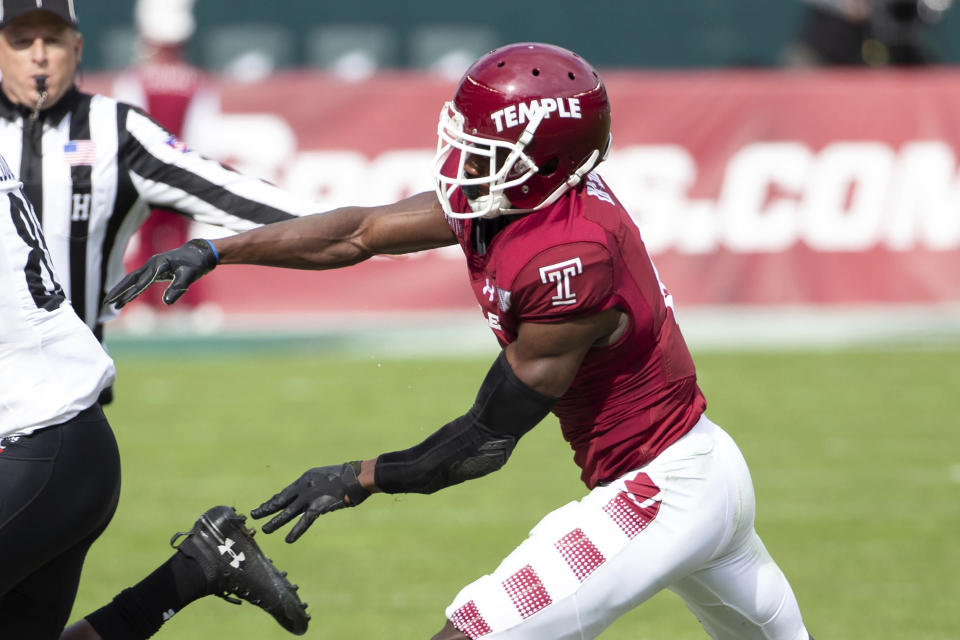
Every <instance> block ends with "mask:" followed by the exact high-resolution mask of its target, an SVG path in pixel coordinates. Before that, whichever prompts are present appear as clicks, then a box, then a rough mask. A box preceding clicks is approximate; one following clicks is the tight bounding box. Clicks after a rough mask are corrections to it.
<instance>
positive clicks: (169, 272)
mask: <svg viewBox="0 0 960 640" xmlns="http://www.w3.org/2000/svg"><path fill="white" fill-rule="evenodd" d="M218 262H219V256H217V250H216V249H214V248H213V245H212V244H210V242H208V241H207V240H200V239H194V240H190V241H189V242H187V243H186V244H183V245H181V246H179V247H177V248H176V249H171V250H170V251H164V252H163V253H158V254H156V255H155V256H152V257H151V258H150V259H149V260H147V261H146V262H145V263H144V265H143V266H142V267H140V268H139V269H137V270H136V271H132V272H131V273H128V274H127V275H125V276H124V277H123V279H122V280H121V281H120V282H118V283H117V284H116V286H114V287H113V288H112V289H110V291H108V292H107V296H106V302H107V304H111V303H112V304H115V305H116V307H117V309H119V308H121V307H122V306H123V305H125V304H127V303H128V302H130V301H131V300H133V299H134V298H136V297H137V296H139V295H140V294H141V293H143V292H144V291H145V290H146V289H147V287H149V286H150V285H151V284H153V283H154V282H157V281H170V286H168V287H167V288H166V289H165V290H164V292H163V301H164V302H165V303H166V304H173V303H174V302H176V301H177V300H179V299H180V296H182V295H183V294H184V293H186V291H187V288H188V287H189V286H190V285H191V284H193V283H194V282H196V281H197V280H199V279H200V278H201V277H202V276H203V275H204V274H206V273H208V272H209V271H210V270H211V269H213V268H214V267H216V266H217V263H218Z"/></svg>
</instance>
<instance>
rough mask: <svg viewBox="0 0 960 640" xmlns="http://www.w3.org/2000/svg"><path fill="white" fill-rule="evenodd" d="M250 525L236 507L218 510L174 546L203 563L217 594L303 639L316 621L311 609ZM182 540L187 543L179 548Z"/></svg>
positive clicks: (214, 510)
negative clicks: (258, 611)
mask: <svg viewBox="0 0 960 640" xmlns="http://www.w3.org/2000/svg"><path fill="white" fill-rule="evenodd" d="M246 520H247V518H246V516H242V515H240V514H239V513H237V512H236V511H235V510H234V509H233V508H231V507H224V506H220V507H213V508H212V509H209V510H207V512H206V513H204V514H203V515H202V516H200V519H199V520H197V522H196V524H194V525H193V529H191V530H190V531H189V532H186V533H178V534H176V535H174V536H173V538H171V539H170V545H171V546H173V547H174V548H175V549H177V550H178V551H180V552H181V553H183V554H184V555H186V556H187V557H188V558H192V559H194V560H196V561H197V562H198V563H199V564H200V567H201V568H202V569H203V573H204V575H205V576H206V577H207V586H208V587H209V588H210V593H211V594H214V595H218V596H220V597H221V598H223V599H224V600H226V601H227V602H232V603H233V604H240V600H238V598H240V599H243V600H246V601H247V602H250V603H252V604H255V605H257V606H258V607H260V608H261V609H263V610H264V611H266V612H267V613H269V614H270V615H272V616H273V617H274V618H275V619H276V621H277V622H279V623H280V626H281V627H283V628H284V629H286V630H287V631H289V632H290V633H293V634H295V635H298V636H300V635H303V634H304V633H306V632H307V623H308V622H309V621H310V616H309V615H308V614H307V611H306V609H307V605H306V604H305V603H303V602H301V601H300V598H299V597H298V596H297V585H295V584H290V581H289V580H287V574H286V572H280V571H278V570H277V568H276V567H275V566H273V562H271V561H270V558H268V557H267V556H265V555H263V552H262V551H261V550H260V547H259V546H257V543H256V542H254V540H253V534H254V530H253V529H247V528H246V527H245V526H244V523H245V522H246ZM181 536H186V538H185V539H184V540H183V541H182V542H180V544H179V545H177V544H176V543H177V539H178V538H180V537H181ZM233 596H236V597H233Z"/></svg>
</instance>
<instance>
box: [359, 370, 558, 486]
mask: <svg viewBox="0 0 960 640" xmlns="http://www.w3.org/2000/svg"><path fill="white" fill-rule="evenodd" d="M556 401H557V399H556V398H550V397H548V396H545V395H543V394H541V393H538V392H536V391H534V390H533V389H531V388H530V387H528V386H527V385H525V384H524V383H523V382H522V381H521V380H520V379H519V378H518V377H517V376H516V374H514V372H513V370H512V369H511V368H510V363H509V362H507V356H506V352H501V353H500V356H499V357H498V358H497V359H496V361H495V362H494V363H493V366H491V367H490V371H489V372H487V377H486V378H484V380H483V384H481V385H480V391H479V392H478V393H477V399H476V401H475V402H474V404H473V407H471V409H470V411H468V412H467V413H466V414H464V415H462V416H460V417H459V418H457V419H456V420H453V421H452V422H449V423H447V424H446V425H444V426H443V427H441V428H440V429H439V430H438V431H436V432H435V433H433V434H432V435H431V436H430V437H428V438H427V439H426V440H424V441H423V442H421V443H420V444H418V445H417V446H415V447H411V448H410V449H406V450H404V451H394V452H393V453H384V454H382V455H381V456H380V457H379V458H377V465H376V467H375V469H374V482H375V483H376V485H377V486H378V487H379V488H380V489H381V490H382V491H383V492H385V493H433V492H434V491H437V490H439V489H443V488H444V487H449V486H451V485H455V484H459V483H461V482H463V481H464V480H470V479H473V478H479V477H480V476H484V475H486V474H488V473H490V472H492V471H496V470H497V469H499V468H500V467H502V466H503V465H504V464H505V463H506V461H507V458H509V457H510V454H511V453H512V452H513V447H514V446H515V445H516V443H517V440H519V439H520V437H521V436H522V435H523V434H525V433H526V432H527V431H529V430H530V429H532V428H534V427H535V426H537V424H538V423H539V422H540V421H541V420H543V418H544V417H546V415H547V414H548V413H549V412H550V409H552V408H553V405H554V404H556Z"/></svg>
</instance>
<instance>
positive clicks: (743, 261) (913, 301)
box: [86, 69, 960, 313]
mask: <svg viewBox="0 0 960 640" xmlns="http://www.w3.org/2000/svg"><path fill="white" fill-rule="evenodd" d="M604 77H605V79H606V84H607V88H608V91H609V94H610V98H611V102H612V106H613V149H612V153H611V155H610V158H609V160H608V161H607V162H605V163H604V164H603V165H601V167H600V168H599V173H600V174H601V176H602V177H604V179H605V180H606V181H607V183H608V184H609V185H610V186H611V188H612V189H613V191H614V193H615V194H616V195H617V197H618V198H619V199H620V200H621V201H622V202H623V203H624V204H625V206H626V207H627V208H628V210H629V211H630V212H631V214H632V215H633V217H634V219H635V221H636V223H637V224H638V225H639V227H640V229H641V231H642V233H643V236H644V239H645V242H646V243H647V246H648V249H649V250H650V252H651V254H652V256H653V258H654V260H655V262H656V264H657V267H658V269H659V272H660V275H661V278H662V279H663V281H664V282H665V283H666V285H667V286H668V287H669V288H670V289H671V292H672V293H673V295H674V298H675V300H677V303H678V304H679V305H681V306H685V307H689V306H694V307H696V306H698V305H709V306H717V305H720V306H723V305H756V306H784V305H789V306H808V307H809V306H814V307H816V306H823V305H858V304H863V305H917V304H920V305H927V304H956V303H960V179H958V166H957V157H958V153H960V119H958V114H960V72H957V71H953V70H949V69H942V70H923V71H916V70H911V71H891V72H887V71H883V72H881V71H876V72H855V71H829V72H825V71H819V72H799V71H797V72H787V71H779V72H778V71H710V72H706V71H705V72H683V73H654V72H627V71H613V72H607V73H605V74H604ZM98 81H99V82H100V83H102V84H104V85H105V79H103V78H101V79H94V80H93V82H92V83H91V82H88V83H87V85H86V86H87V88H91V87H90V85H91V84H93V85H96V84H97V82H98ZM99 88H103V87H99ZM454 90H455V83H453V82H450V81H449V80H445V79H442V78H439V77H435V76H431V75H418V74H410V73H396V74H384V75H376V76H373V77H372V78H369V79H366V80H362V81H359V82H348V81H345V80H341V79H338V78H336V77H333V76H330V75H322V74H317V73H313V72H309V73H308V72H289V73H284V74H281V75H277V76H274V77H271V78H268V79H266V80H263V81H260V82H258V83H256V84H239V83H231V82H227V81H221V82H220V83H219V91H220V97H221V104H222V115H221V116H220V117H219V118H217V121H216V122H215V123H212V124H211V129H210V131H211V132H212V134H213V135H211V136H209V139H205V140H204V141H203V146H202V147H198V148H201V150H203V151H205V152H207V153H208V155H212V156H214V157H217V158H218V159H220V160H222V161H224V162H227V163H230V164H232V165H234V166H236V167H237V168H239V169H242V170H244V171H249V172H253V173H255V174H257V175H259V176H261V177H263V178H265V179H268V180H271V181H273V182H276V183H278V184H280V185H282V186H284V187H286V188H289V189H291V190H294V191H297V192H299V193H302V194H306V195H308V196H310V197H312V198H315V199H316V200H317V206H318V210H326V209H330V208H334V207H337V206H343V205H350V204H354V205H376V204H384V203H388V202H392V201H394V200H396V199H399V198H402V197H404V196H406V195H409V194H412V193H416V192H419V191H423V190H430V189H432V188H433V186H432V182H431V178H430V171H431V158H432V156H433V153H434V149H435V145H436V127H437V117H438V114H439V113H440V109H441V107H442V105H443V103H444V102H445V101H447V100H450V99H451V98H452V96H453V93H454ZM187 142H188V144H193V143H192V141H187ZM202 231H203V232H204V233H205V234H207V235H216V233H217V232H216V231H215V230H211V229H203V230H202ZM465 273H466V272H465V268H464V266H463V262H462V258H461V257H460V254H459V251H458V250H457V249H456V248H455V247H454V248H450V249H444V250H437V251H431V252H426V253H423V254H417V255H414V256H409V257H405V258H401V259H393V258H379V259H375V260H372V261H370V262H368V263H364V264H360V265H357V266H354V267H350V268H347V269H343V270H338V271H336V272H328V273H313V272H291V271H281V270H276V269H262V268H247V267H227V268H223V269H221V270H219V271H217V272H215V273H214V274H212V275H211V276H210V277H209V278H208V279H207V280H208V282H207V283H206V287H205V295H207V296H209V297H212V298H214V299H215V301H216V302H217V303H218V304H221V305H222V306H223V308H224V309H225V310H227V311H230V310H236V311H246V312H252V313H257V312H274V313H276V312H280V313H283V312H330V313H339V312H348V313H352V312H363V311H369V312H374V313H375V312H378V311H413V310H420V311H432V310H438V311H442V310H459V309H475V308H476V305H475V302H474V300H473V298H472V295H471V293H470V290H469V287H468V286H467V283H466V277H465Z"/></svg>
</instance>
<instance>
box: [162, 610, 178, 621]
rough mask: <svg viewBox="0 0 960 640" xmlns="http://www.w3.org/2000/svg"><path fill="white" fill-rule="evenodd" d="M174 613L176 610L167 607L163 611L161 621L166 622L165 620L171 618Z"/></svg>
mask: <svg viewBox="0 0 960 640" xmlns="http://www.w3.org/2000/svg"><path fill="white" fill-rule="evenodd" d="M175 613H176V611H174V610H173V609H167V610H166V611H164V612H163V621H164V622H166V621H167V620H169V619H170V618H172V617H173V616H174V614H175Z"/></svg>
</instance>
